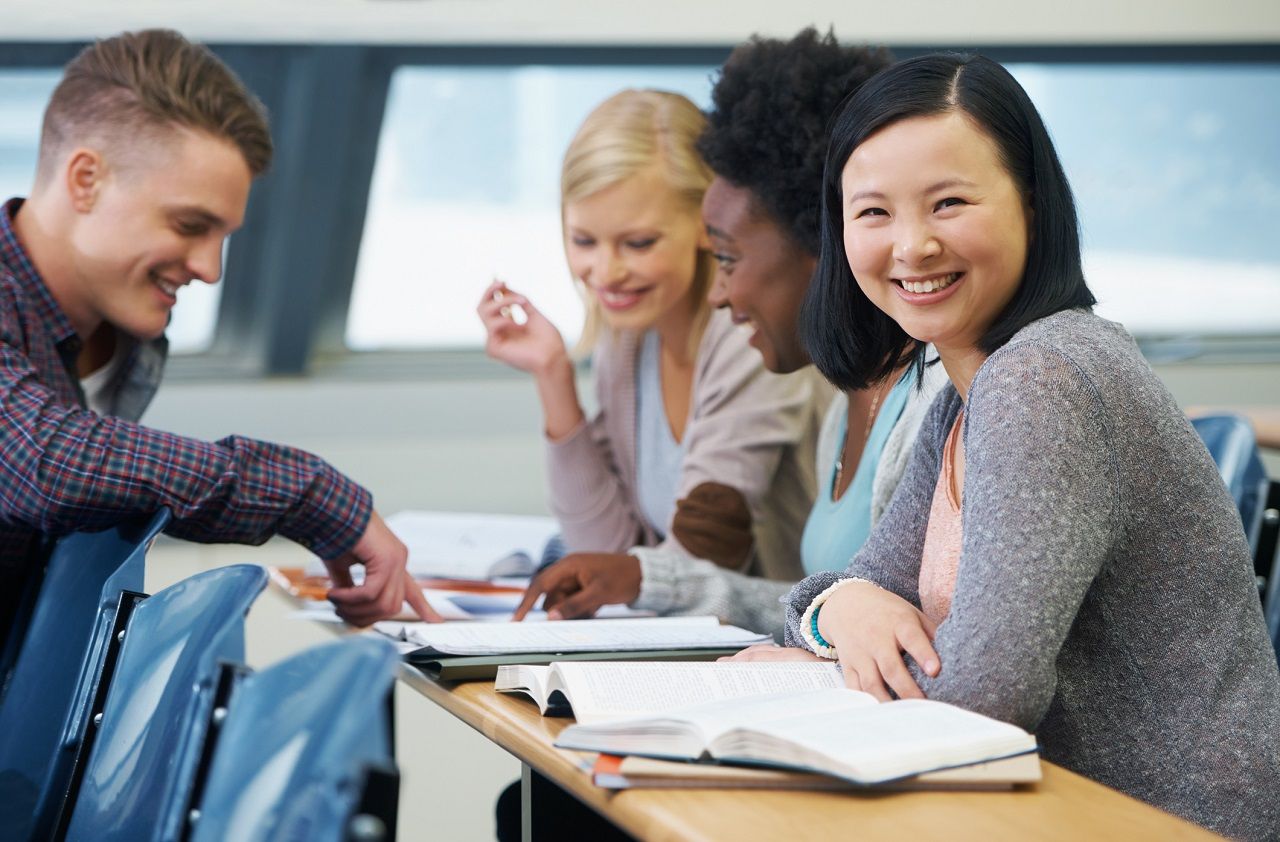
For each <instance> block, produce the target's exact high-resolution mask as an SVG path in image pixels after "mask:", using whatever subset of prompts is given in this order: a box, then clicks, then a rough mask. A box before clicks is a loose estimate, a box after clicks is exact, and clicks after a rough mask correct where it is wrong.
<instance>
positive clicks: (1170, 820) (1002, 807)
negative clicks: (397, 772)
mask: <svg viewBox="0 0 1280 842" xmlns="http://www.w3.org/2000/svg"><path fill="white" fill-rule="evenodd" d="M401 679H402V680H404V681H405V682H406V683H408V684H409V685H411V686H412V687H414V688H415V689H416V690H418V691H419V692H420V693H422V694H423V695H424V696H426V697H427V698H429V699H431V700H432V701H434V702H436V703H437V704H439V705H440V706H441V707H443V708H444V709H445V710H447V711H449V712H450V713H452V714H453V715H454V716H456V717H458V718H459V719H461V720H462V721H463V722H465V723H467V724H468V725H470V726H471V727H473V728H475V729H476V730H477V731H479V732H480V733H481V734H483V735H484V736H485V737H487V738H489V739H490V740H492V741H493V742H494V743H496V744H498V745H499V746H500V747H502V748H503V749H505V750H507V751H508V752H510V753H511V754H513V755H515V756H516V757H517V758H519V759H520V761H521V763H522V764H524V768H525V774H524V776H523V777H524V780H525V781H526V785H527V782H528V779H529V774H528V770H529V769H530V768H532V769H534V770H536V771H537V772H539V773H540V774H542V775H545V776H546V777H547V778H550V779H551V780H552V781H554V782H555V783H556V784H558V785H559V786H561V787H563V788H564V789H566V790H568V791H569V792H571V793H573V795H575V796H576V797H577V798H578V799H579V800H581V801H582V802H583V803H585V804H587V805H589V806H590V807H591V808H592V809H594V810H596V811H598V812H599V813H601V814H602V815H604V816H605V817H606V818H608V819H609V820H610V821H612V822H613V823H614V824H616V825H618V826H619V827H622V828H623V829H625V830H626V831H627V832H628V833H630V834H632V835H634V836H636V837H637V838H639V839H644V840H661V842H667V840H676V839H680V840H693V842H702V840H706V842H712V840H729V839H731V840H735V842H749V840H778V839H818V838H823V837H824V836H826V837H828V838H833V839H845V838H855V837H856V838H859V839H905V840H913V841H914V840H928V839H947V840H965V839H974V840H989V839H1063V840H1067V839H1070V840H1079V839H1090V840H1099V839H1116V840H1121V839H1123V840H1135V839H1159V840H1175V839H1217V838H1219V837H1217V836H1215V835H1214V834H1212V833H1210V832H1209V831H1207V830H1204V829H1202V828H1200V827H1198V826H1196V825H1193V824H1190V823H1189V822H1185V821H1183V820H1182V819H1179V818H1176V817H1174V816H1171V815H1169V814H1168V813H1164V812H1162V811H1160V810H1157V809H1156V808H1154V807H1151V806H1148V805H1146V804H1143V803H1142V802H1140V801H1137V800H1135V799H1133V798H1130V797H1128V796H1126V795H1122V794H1121V793H1119V792H1116V791H1115V790H1112V789H1109V788H1107V787H1105V786H1102V785H1101V784H1097V783H1094V782H1093V781H1090V780H1088V779H1087V778H1083V777H1081V776H1080V775H1077V774H1075V773H1073V772H1068V771H1067V770H1066V769H1063V768H1061V767H1059V766H1054V765H1053V764H1051V763H1045V764H1044V780H1043V781H1041V782H1040V783H1039V784H1036V785H1034V786H1030V787H1024V788H1020V789H1018V790H1015V791H1013V792H905V793H883V794H880V793H870V794H865V795H864V794H850V793H823V792H782V791H759V790H753V791H750V792H747V791H742V790H737V791H735V790H714V789H686V790H677V789H672V790H654V789H648V790H624V791H621V792H610V791H607V790H603V789H600V788H598V787H596V786H595V785H594V784H592V783H591V780H590V778H589V776H588V775H586V774H585V773H584V772H583V771H582V770H581V769H580V768H579V766H578V759H579V757H580V755H579V754H577V753H576V752H572V751H565V750H563V749H557V748H555V747H554V746H552V744H551V743H552V741H553V740H554V739H555V737H556V735H557V734H559V733H560V732H561V731H562V730H564V728H565V727H566V726H567V725H568V724H569V722H570V720H566V719H560V718H554V717H553V718H544V717H542V716H541V715H539V714H538V708H537V706H535V705H534V704H533V703H532V702H530V701H528V700H527V699H525V698H523V697H513V696H508V695H505V694H502V693H495V692H494V690H493V682H492V681H473V682H466V683H460V684H454V685H447V684H441V683H438V682H436V681H434V680H432V679H430V678H427V677H426V676H425V675H423V674H422V673H421V672H419V671H418V670H416V669H414V668H413V667H410V666H408V665H404V666H403V667H402V670H401ZM566 842H568V840H566Z"/></svg>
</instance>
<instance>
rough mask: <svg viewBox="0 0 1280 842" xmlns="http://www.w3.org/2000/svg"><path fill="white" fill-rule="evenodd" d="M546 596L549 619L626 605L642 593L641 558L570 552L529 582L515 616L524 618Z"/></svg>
mask: <svg viewBox="0 0 1280 842" xmlns="http://www.w3.org/2000/svg"><path fill="white" fill-rule="evenodd" d="M544 595H545V596H546V599H545V600H544V601H543V604H542V607H543V609H544V610H545V611H546V612H547V619H549V620H573V619H577V618H579V617H590V616H592V615H593V614H595V613H596V611H598V610H600V606H602V605H612V604H614V603H624V604H625V603H628V602H631V601H632V600H633V599H635V598H636V597H638V596H639V595H640V561H639V560H638V559H637V558H635V556H629V555H624V554H622V553H571V554H570V555H567V556H565V557H564V558H562V559H560V560H559V561H557V562H556V563H555V564H553V565H551V566H550V567H548V568H547V569H546V570H543V571H542V572H541V573H539V574H538V575H537V576H536V577H535V578H534V580H533V581H532V582H530V583H529V589H528V590H527V591H525V592H524V598H523V599H521V600H520V605H519V606H517V607H516V610H515V614H514V615H512V619H513V620H523V619H524V617H525V615H526V614H528V613H529V609H531V608H532V607H533V606H534V603H536V602H537V601H538V597H540V596H544Z"/></svg>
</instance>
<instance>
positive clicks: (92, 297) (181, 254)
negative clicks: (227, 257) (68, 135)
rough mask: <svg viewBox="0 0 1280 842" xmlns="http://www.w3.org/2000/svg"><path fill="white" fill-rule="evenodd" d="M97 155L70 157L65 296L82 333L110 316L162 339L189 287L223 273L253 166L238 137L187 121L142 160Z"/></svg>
mask: <svg viewBox="0 0 1280 842" xmlns="http://www.w3.org/2000/svg"><path fill="white" fill-rule="evenodd" d="M96 154H97V153H94V152H92V151H86V150H78V151H76V152H73V153H72V154H71V156H70V161H71V163H70V166H69V168H68V171H67V177H68V189H69V190H70V191H71V194H72V205H73V207H74V208H75V211H76V213H75V218H74V224H73V229H72V231H71V232H70V239H69V246H70V248H69V251H70V255H69V263H70V267H69V268H70V276H69V278H68V280H67V283H66V284H63V285H61V286H60V288H59V289H58V290H57V291H56V292H55V295H56V296H57V297H58V301H59V304H60V305H61V306H62V307H63V309H64V310H65V311H66V312H67V315H68V317H69V318H70V319H71V321H72V324H74V325H75V326H76V329H77V332H79V333H81V334H82V335H85V336H87V335H88V333H92V332H93V330H95V329H96V328H97V326H98V325H99V324H101V323H102V322H104V321H105V322H107V323H109V324H112V325H114V326H115V327H117V328H118V329H120V330H122V331H124V332H125V333H128V334H130V335H131V336H134V337H136V338H138V339H152V338H155V337H158V336H160V335H161V334H162V333H164V329H165V326H166V325H167V324H168V321H169V311H170V310H171V309H172V308H173V306H174V305H175V304H176V303H177V300H178V296H179V295H180V290H181V288H182V287H184V286H186V285H187V284H188V283H190V282H191V281H203V282H204V283H209V284H212V283H216V282H217V281H218V279H219V277H221V275H222V247H223V243H224V241H225V240H226V238H227V236H228V235H229V234H230V233H231V232H232V231H234V230H235V229H237V228H239V227H240V223H241V221H242V220H243V217H244V208H245V203H246V201H247V200H248V196H249V185H250V182H251V181H252V177H251V175H250V172H249V167H248V165H247V164H246V163H245V161H244V158H243V156H242V155H241V153H240V151H239V150H238V149H237V148H236V146H235V145H234V144H233V143H232V142H230V141H228V140H223V139H219V138H215V137H213V136H211V135H208V134H205V133H202V132H196V131H191V130H188V129H183V128H174V129H173V130H172V133H171V134H169V135H167V136H166V137H165V138H164V139H163V140H161V141H159V142H157V143H156V144H155V145H154V146H153V147H149V152H148V154H147V155H146V156H145V157H143V156H133V157H138V158H139V160H137V161H133V162H128V163H122V165H120V166H116V167H112V166H111V165H110V162H109V161H106V160H105V159H103V158H101V157H97V158H95V157H94V156H95V155H96ZM86 330H87V331H88V333H86Z"/></svg>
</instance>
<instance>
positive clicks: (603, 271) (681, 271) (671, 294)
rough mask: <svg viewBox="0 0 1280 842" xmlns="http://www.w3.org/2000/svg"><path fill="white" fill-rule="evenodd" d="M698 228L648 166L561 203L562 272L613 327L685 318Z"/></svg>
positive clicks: (693, 307)
mask: <svg viewBox="0 0 1280 842" xmlns="http://www.w3.org/2000/svg"><path fill="white" fill-rule="evenodd" d="M701 228H702V224H701V220H700V219H699V217H698V209H697V207H689V203H688V200H687V199H685V198H683V197H682V196H681V195H680V194H679V193H677V192H676V191H675V190H674V189H672V188H671V186H670V185H669V184H668V183H667V182H666V180H665V179H664V178H663V177H662V174H661V173H660V172H659V171H658V169H657V168H656V167H651V168H649V169H646V170H643V171H641V172H639V173H637V174H636V175H633V176H631V177H630V178H627V179H624V180H623V181H620V182H618V183H616V184H613V185H611V186H609V187H606V188H604V189H603V190H599V191H597V192H595V193H593V194H591V195H590V196H587V197H586V198H584V199H580V200H578V201H575V202H569V203H566V204H565V206H564V249H565V255H566V257H567V258H568V261H569V269H570V271H572V272H573V276H574V277H575V278H577V279H578V280H580V281H581V282H582V283H583V285H584V286H585V287H586V289H587V291H588V292H589V293H590V294H591V295H592V296H593V297H594V298H595V300H596V301H597V302H599V304H600V310H601V313H602V314H603V316H604V320H605V322H606V323H607V324H608V325H609V327H610V328H612V329H614V330H647V329H649V328H654V327H657V328H661V327H662V326H663V324H664V323H666V322H667V320H669V319H677V320H684V319H690V318H692V316H693V315H694V313H696V312H697V309H698V306H697V302H696V301H694V300H693V287H694V283H693V282H694V277H695V275H696V273H697V268H698V249H699V247H700V246H701Z"/></svg>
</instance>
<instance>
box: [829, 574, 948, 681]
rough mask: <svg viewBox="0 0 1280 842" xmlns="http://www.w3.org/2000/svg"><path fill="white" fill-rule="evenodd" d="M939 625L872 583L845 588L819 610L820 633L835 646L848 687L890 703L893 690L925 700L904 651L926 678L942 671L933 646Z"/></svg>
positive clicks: (846, 585)
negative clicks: (906, 661) (905, 658)
mask: <svg viewBox="0 0 1280 842" xmlns="http://www.w3.org/2000/svg"><path fill="white" fill-rule="evenodd" d="M936 631H937V626H936V625H935V624H934V622H933V621H932V620H930V619H929V618H928V617H926V616H925V614H924V613H923V612H922V611H921V610H920V609H919V608H916V607H915V606H914V605H912V604H911V603H910V602H907V601H906V600H905V599H903V598H902V597H900V596H898V595H897V594H895V593H891V592H889V591H887V590H884V589H883V588H880V587H878V586H876V585H874V584H872V583H871V582H862V581H853V582H849V583H847V584H844V585H842V586H841V587H840V588H838V589H836V591H835V592H834V593H832V594H831V596H830V597H829V598H828V599H827V601H826V602H824V603H822V606H821V608H820V609H819V611H818V633H819V634H820V635H821V636H822V638H823V639H824V640H826V641H827V643H828V644H829V645H830V646H832V647H834V648H835V650H836V654H837V656H838V657H839V658H840V668H841V669H842V670H843V671H844V680H845V684H847V685H849V687H851V688H853V689H854V690H862V691H863V692H865V693H870V694H871V695H873V696H875V697H876V698H877V699H879V700H881V701H885V702H887V701H889V699H890V695H889V690H892V691H893V692H894V693H896V694H897V695H898V698H900V699H922V698H924V694H923V693H922V692H921V691H920V686H919V685H918V684H916V681H915V678H913V677H912V675H911V673H910V671H909V670H908V669H907V665H906V663H905V662H904V660H903V653H906V654H907V655H910V656H911V657H912V658H914V659H915V662H916V663H917V664H919V665H920V668H921V669H922V670H924V672H925V674H926V675H928V676H930V677H934V676H937V675H938V673H939V672H940V671H941V669H942V665H941V661H940V660H939V658H938V653H937V652H935V651H934V648H933V637H934V634H935V632H936Z"/></svg>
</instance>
